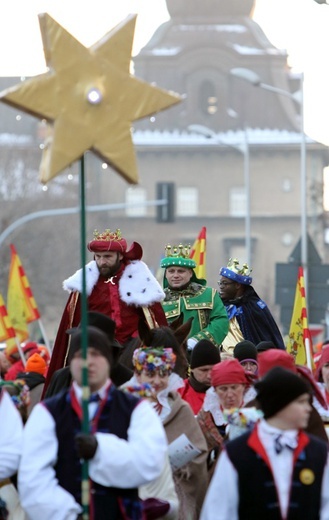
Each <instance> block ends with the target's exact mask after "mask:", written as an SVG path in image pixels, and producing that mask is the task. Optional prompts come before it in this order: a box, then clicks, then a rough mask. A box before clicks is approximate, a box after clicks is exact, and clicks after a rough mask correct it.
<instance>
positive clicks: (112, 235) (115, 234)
mask: <svg viewBox="0 0 329 520" xmlns="http://www.w3.org/2000/svg"><path fill="white" fill-rule="evenodd" d="M93 237H94V240H106V241H109V240H121V238H122V234H121V230H120V229H116V230H115V231H111V230H110V229H105V231H103V232H102V233H100V232H99V231H98V230H97V229H95V231H94V233H93Z"/></svg>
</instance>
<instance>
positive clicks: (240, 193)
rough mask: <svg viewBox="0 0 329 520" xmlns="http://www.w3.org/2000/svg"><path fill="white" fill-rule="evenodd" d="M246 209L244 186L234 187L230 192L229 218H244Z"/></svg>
mask: <svg viewBox="0 0 329 520" xmlns="http://www.w3.org/2000/svg"><path fill="white" fill-rule="evenodd" d="M246 209H247V201H246V190H245V188H244V186H236V187H235V188H231V190H230V215H231V217H245V216H246Z"/></svg>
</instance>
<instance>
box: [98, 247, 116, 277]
mask: <svg viewBox="0 0 329 520" xmlns="http://www.w3.org/2000/svg"><path fill="white" fill-rule="evenodd" d="M120 267H121V260H119V253H117V259H116V262H115V264H114V265H112V267H109V266H106V271H105V270H103V271H101V268H100V267H99V266H98V265H97V268H98V271H99V274H100V275H101V276H102V277H103V278H111V277H112V276H114V275H115V274H116V273H117V272H118V271H119V269H120ZM102 269H105V266H102Z"/></svg>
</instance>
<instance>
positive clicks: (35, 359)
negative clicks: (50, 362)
mask: <svg viewBox="0 0 329 520" xmlns="http://www.w3.org/2000/svg"><path fill="white" fill-rule="evenodd" d="M46 369H47V363H46V362H45V360H44V359H43V357H42V356H40V354H38V353H37V352H36V353H35V354H32V356H30V357H29V359H28V360H27V361H26V365H25V372H38V374H41V375H42V376H43V375H44V374H45V372H46Z"/></svg>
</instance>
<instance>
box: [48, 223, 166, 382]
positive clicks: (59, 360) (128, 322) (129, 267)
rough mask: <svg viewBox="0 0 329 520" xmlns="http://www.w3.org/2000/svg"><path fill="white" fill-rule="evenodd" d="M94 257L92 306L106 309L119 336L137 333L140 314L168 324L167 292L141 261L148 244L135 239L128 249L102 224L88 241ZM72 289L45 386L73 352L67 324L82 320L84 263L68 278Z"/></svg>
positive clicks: (89, 277)
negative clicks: (165, 310) (165, 309)
mask: <svg viewBox="0 0 329 520" xmlns="http://www.w3.org/2000/svg"><path fill="white" fill-rule="evenodd" d="M87 248H88V250H89V251H91V252H92V253H94V259H93V260H92V261H91V262H89V263H88V264H87V265H86V266H85V269H86V293H87V306H88V311H95V312H100V313H102V314H105V315H106V316H108V317H109V318H111V319H112V320H113V321H114V322H115V325H116V327H115V339H116V340H117V341H118V342H119V343H120V344H121V345H122V346H123V347H125V346H127V345H128V344H129V342H131V341H133V340H135V338H136V337H137V336H138V323H139V320H140V318H142V319H145V320H146V322H147V324H148V326H149V327H150V328H153V327H155V326H162V325H167V320H166V317H165V315H164V312H163V310H162V306H161V303H160V302H161V301H162V300H163V298H164V292H163V291H162V288H161V286H160V285H159V283H158V282H157V280H156V279H155V278H154V276H153V275H152V273H151V272H150V270H149V268H148V267H147V265H146V264H145V263H144V262H142V261H141V258H142V255H143V250H142V247H141V246H140V244H138V243H137V242H133V244H132V246H131V247H130V249H129V250H127V242H126V240H125V239H124V238H123V237H122V234H121V231H120V230H119V229H117V230H116V231H111V230H110V229H106V230H105V231H104V232H103V233H99V232H98V231H97V230H96V231H95V232H94V238H93V240H91V241H90V242H89V243H88V244H87ZM63 288H64V289H65V290H67V291H69V292H70V296H69V299H68V301H67V304H66V306H65V309H64V312H63V316H62V320H61V322H60V325H59V328H58V332H57V336H56V339H55V343H54V348H53V354H52V358H51V362H50V366H49V370H48V374H47V380H46V387H47V384H48V382H49V381H50V378H51V376H52V374H53V373H54V371H55V370H57V369H59V368H62V367H64V366H65V365H66V364H67V362H66V359H67V355H68V353H69V347H68V345H69V336H68V335H67V334H66V331H67V330H68V329H71V328H74V327H77V326H78V325H79V323H80V321H81V292H82V269H79V270H78V271H77V272H76V273H74V274H73V275H72V276H70V277H69V278H68V279H67V280H65V281H64V282H63Z"/></svg>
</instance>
